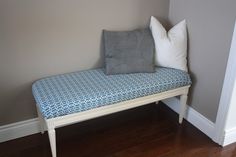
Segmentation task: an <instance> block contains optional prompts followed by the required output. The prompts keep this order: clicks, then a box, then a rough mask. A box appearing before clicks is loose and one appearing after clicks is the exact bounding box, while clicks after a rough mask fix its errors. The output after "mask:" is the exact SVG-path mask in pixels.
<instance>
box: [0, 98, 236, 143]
mask: <svg viewBox="0 0 236 157" xmlns="http://www.w3.org/2000/svg"><path fill="white" fill-rule="evenodd" d="M162 102H164V103H165V104H166V105H167V106H168V107H170V108H171V109H172V110H174V111H175V112H177V113H179V106H180V103H179V99H177V98H169V99H165V100H162ZM185 119H186V120H187V121H189V122H190V123H191V124H193V125H194V126H195V127H197V128H198V129H199V130H201V131H202V132H203V133H204V134H206V135H207V136H209V137H210V138H213V136H214V126H215V124H214V123H212V122H211V121H210V120H208V119H207V118H206V117H204V116H203V115H201V114H200V113H198V112H197V111H195V110H194V109H193V108H191V107H188V108H187V112H186V115H185ZM39 132H40V127H39V121H38V118H34V119H30V120H25V121H21V122H17V123H12V124H9V125H4V126H0V143H1V142H5V141H9V140H12V139H16V138H20V137H24V136H28V135H32V134H36V133H39ZM232 141H233V142H235V141H236V128H235V129H233V130H230V131H228V132H226V134H225V140H224V143H225V145H226V144H228V143H231V142H232Z"/></svg>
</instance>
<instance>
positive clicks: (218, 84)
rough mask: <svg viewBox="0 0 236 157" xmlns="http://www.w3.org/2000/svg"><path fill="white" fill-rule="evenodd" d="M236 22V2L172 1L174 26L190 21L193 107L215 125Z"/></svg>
mask: <svg viewBox="0 0 236 157" xmlns="http://www.w3.org/2000/svg"><path fill="white" fill-rule="evenodd" d="M235 18H236V1H235V0H170V10H169V19H170V21H171V23H172V24H175V23H177V22H179V21H180V20H182V19H186V20H187V24H188V32H189V67H190V71H191V73H192V76H193V82H194V84H193V88H192V90H191V92H192V93H191V94H190V97H191V99H190V101H189V103H190V105H191V106H192V107H193V108H194V109H196V110H197V111H198V112H200V113H201V114H203V115H204V116H206V117H207V118H209V119H210V120H212V121H213V122H215V119H216V114H217V110H218V104H219V100H220V94H221V89H222V85H223V80H224V75H225V69H226V64H227V59H228V55H229V50H230V44H231V39H232V35H233V27H234V21H235Z"/></svg>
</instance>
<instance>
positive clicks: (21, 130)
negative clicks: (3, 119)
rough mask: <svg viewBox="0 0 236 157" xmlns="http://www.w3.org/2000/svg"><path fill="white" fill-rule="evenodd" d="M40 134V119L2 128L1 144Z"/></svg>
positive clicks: (0, 132) (0, 134) (0, 129)
mask: <svg viewBox="0 0 236 157" xmlns="http://www.w3.org/2000/svg"><path fill="white" fill-rule="evenodd" d="M39 132H40V127H39V121H38V118H34V119H30V120H25V121H21V122H16V123H12V124H8V125H3V126H0V143H1V142H5V141H9V140H12V139H16V138H20V137H24V136H28V135H32V134H35V133H39Z"/></svg>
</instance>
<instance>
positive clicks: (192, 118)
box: [162, 98, 236, 139]
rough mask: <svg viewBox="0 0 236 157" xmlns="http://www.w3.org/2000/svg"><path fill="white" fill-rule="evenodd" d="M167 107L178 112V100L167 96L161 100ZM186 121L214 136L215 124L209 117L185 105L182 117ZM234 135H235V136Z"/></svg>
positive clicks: (211, 136) (209, 135)
mask: <svg viewBox="0 0 236 157" xmlns="http://www.w3.org/2000/svg"><path fill="white" fill-rule="evenodd" d="M162 102H163V103H165V104H166V105H167V106H168V107H169V108H171V109H172V110H174V111H175V112H176V113H179V108H180V107H179V106H180V101H179V99H178V98H169V99H165V100H162ZM184 118H185V119H186V120H187V121H188V122H190V123H191V124H193V125H194V126H195V127H196V128H198V129H199V130H201V131H202V132H203V133H204V134H206V135H207V136H208V137H210V138H211V139H213V138H214V128H215V124H214V123H213V122H211V121H210V120H209V119H207V118H206V117H204V116H203V115H201V114H200V113H199V112H197V111H196V110H194V109H193V108H192V107H190V106H188V107H187V112H186V115H185V117H184ZM235 137H236V136H235Z"/></svg>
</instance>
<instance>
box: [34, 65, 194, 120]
mask: <svg viewBox="0 0 236 157" xmlns="http://www.w3.org/2000/svg"><path fill="white" fill-rule="evenodd" d="M189 84H191V80H190V77H189V75H188V74H187V73H186V72H184V71H181V70H176V69H171V68H161V67H159V68H156V72H155V73H134V74H121V75H105V74H104V72H103V69H94V70H86V71H79V72H74V73H68V74H62V75H56V76H52V77H47V78H44V79H41V80H38V81H36V82H35V83H34V84H33V87H32V91H33V95H34V98H35V100H36V103H37V105H38V107H39V109H40V111H41V112H42V114H43V116H44V117H45V118H46V119H50V118H55V117H58V116H63V115H68V114H71V113H77V112H82V111H86V110H90V109H93V108H98V107H101V106H105V105H110V104H114V103H117V102H121V101H125V100H130V99H134V98H138V97H143V96H147V95H151V94H156V93H160V92H164V91H167V90H170V89H174V88H178V87H182V86H186V85H189Z"/></svg>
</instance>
